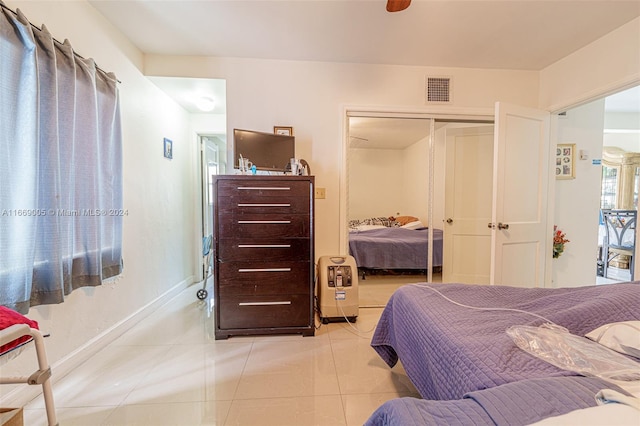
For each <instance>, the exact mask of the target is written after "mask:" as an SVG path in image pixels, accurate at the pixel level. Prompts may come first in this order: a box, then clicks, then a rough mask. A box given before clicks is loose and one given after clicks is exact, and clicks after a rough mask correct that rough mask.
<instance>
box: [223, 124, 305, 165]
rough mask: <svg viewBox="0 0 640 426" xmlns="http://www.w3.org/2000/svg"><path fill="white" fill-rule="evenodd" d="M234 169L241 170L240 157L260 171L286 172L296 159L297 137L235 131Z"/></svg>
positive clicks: (251, 131)
mask: <svg viewBox="0 0 640 426" xmlns="http://www.w3.org/2000/svg"><path fill="white" fill-rule="evenodd" d="M233 147H234V149H233V153H234V161H233V167H235V168H240V156H241V155H242V158H247V159H249V161H251V162H252V163H253V164H254V165H255V166H256V169H258V170H269V171H277V172H284V171H285V170H286V169H287V167H288V165H289V162H290V159H291V158H295V156H296V152H295V137H293V136H285V135H276V134H274V133H265V132H257V131H254V130H242V129H233Z"/></svg>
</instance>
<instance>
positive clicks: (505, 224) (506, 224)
mask: <svg viewBox="0 0 640 426" xmlns="http://www.w3.org/2000/svg"><path fill="white" fill-rule="evenodd" d="M498 229H509V224H508V223H502V222H498Z"/></svg>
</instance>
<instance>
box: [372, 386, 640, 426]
mask: <svg viewBox="0 0 640 426" xmlns="http://www.w3.org/2000/svg"><path fill="white" fill-rule="evenodd" d="M605 388H608V389H614V390H617V391H618V392H622V393H623V394H624V393H626V392H625V391H624V390H622V389H620V388H618V387H617V386H614V385H611V384H609V383H606V382H605V381H603V380H601V379H597V378H593V377H582V376H571V377H547V378H542V379H528V380H521V381H519V382H513V383H507V384H504V385H501V386H497V387H494V388H489V389H484V390H479V391H473V392H469V393H467V394H465V395H464V397H463V398H461V399H458V400H454V401H430V400H425V399H418V398H396V399H393V400H391V401H387V402H385V403H384V404H382V405H381V406H380V407H379V408H378V409H377V410H376V411H374V412H373V414H372V415H371V416H370V417H369V419H368V420H367V421H366V423H365V426H425V425H447V426H454V425H460V426H462V425H476V426H482V425H499V426H500V425H504V426H518V425H530V424H532V423H535V422H538V421H540V420H543V419H546V418H548V417H553V416H560V415H563V414H567V413H570V412H572V411H575V410H580V409H584V408H589V407H595V406H596V398H595V395H596V394H597V393H598V392H599V391H600V390H601V389H605ZM638 415H639V416H640V413H639V414H638Z"/></svg>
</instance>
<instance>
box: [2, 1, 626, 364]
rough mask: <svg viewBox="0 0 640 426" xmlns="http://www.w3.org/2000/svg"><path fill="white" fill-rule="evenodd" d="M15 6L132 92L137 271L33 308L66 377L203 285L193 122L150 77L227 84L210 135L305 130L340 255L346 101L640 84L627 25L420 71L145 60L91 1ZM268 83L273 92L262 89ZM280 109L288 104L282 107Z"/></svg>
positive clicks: (485, 98)
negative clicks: (513, 62) (509, 57)
mask: <svg viewBox="0 0 640 426" xmlns="http://www.w3.org/2000/svg"><path fill="white" fill-rule="evenodd" d="M7 4H8V5H9V6H10V7H13V8H16V7H19V8H21V9H22V10H23V11H24V12H25V13H26V14H27V16H28V17H29V19H30V20H32V21H33V22H35V23H37V24H40V23H46V24H47V26H48V27H49V29H50V30H51V31H52V32H53V33H54V34H55V35H56V37H58V38H61V39H64V38H66V37H68V38H69V39H70V40H71V42H72V44H73V45H74V47H75V48H76V49H77V50H78V51H79V52H81V53H82V54H83V55H86V56H93V57H95V58H96V60H97V61H98V63H99V64H100V65H101V66H102V67H104V68H106V69H108V70H113V71H115V72H116V74H117V75H118V77H119V79H120V80H121V81H122V82H123V84H122V89H121V90H122V95H123V96H122V102H123V103H122V106H123V116H124V117H125V120H126V123H125V126H126V127H125V137H126V141H127V143H126V155H125V178H126V181H125V185H126V188H127V190H126V195H125V196H126V198H125V203H126V204H127V207H128V208H129V209H130V210H131V211H132V213H135V215H131V216H130V217H129V219H128V221H127V222H126V223H125V240H126V244H125V261H126V271H125V273H124V274H123V276H122V277H121V279H120V280H118V281H116V282H115V283H111V284H109V285H107V286H104V287H102V288H96V289H85V290H79V291H78V292H74V293H73V294H72V296H71V297H70V298H69V300H68V301H67V302H66V303H65V304H62V305H59V306H43V307H36V308H34V309H33V315H35V316H36V317H37V319H38V320H39V321H41V323H42V324H43V325H44V326H45V327H46V328H49V329H53V330H55V332H54V333H52V337H51V338H50V340H49V341H48V347H49V348H51V349H50V351H51V353H52V360H53V361H54V362H60V364H61V366H60V367H58V371H64V370H62V364H64V362H63V361H66V362H68V363H71V364H73V362H72V361H71V360H72V359H73V357H74V356H78V353H79V352H75V351H77V350H78V351H79V349H81V348H86V347H87V345H88V342H92V341H94V339H97V340H101V339H104V336H105V335H106V334H107V332H109V331H111V330H112V328H117V327H118V326H121V325H122V324H123V323H126V320H127V319H128V318H130V317H131V316H134V317H135V315H142V314H144V313H146V312H147V311H145V309H154V308H155V307H157V306H159V305H160V304H161V303H162V301H165V300H169V299H170V298H171V296H173V295H174V294H177V293H179V292H180V290H181V289H183V288H185V287H187V286H189V285H190V284H191V283H193V282H197V281H198V269H197V263H198V261H199V260H200V259H199V258H200V256H199V252H200V247H199V244H200V243H199V237H198V231H199V230H198V229H197V228H198V226H197V225H196V222H197V221H198V219H197V218H198V213H199V212H198V205H199V202H198V200H197V194H196V193H195V191H194V190H193V188H194V187H195V186H196V185H195V181H196V178H195V176H193V174H194V173H195V172H194V170H196V167H195V166H194V164H195V161H196V160H195V158H196V155H195V153H194V152H192V150H193V149H192V148H193V147H192V146H191V144H190V141H191V135H192V133H193V129H192V127H191V117H189V115H188V114H187V113H185V112H184V110H182V109H181V108H179V107H178V106H177V105H176V104H175V103H173V102H172V101H171V100H170V99H168V98H167V96H166V95H164V93H162V92H160V91H159V90H158V89H157V88H156V87H155V86H154V85H153V84H151V83H150V82H149V81H148V80H147V79H146V78H145V75H147V74H148V75H165V76H166V75H174V76H175V75H181V76H188V77H201V78H211V77H215V78H225V79H227V82H228V83H227V84H228V90H229V93H230V98H229V101H228V104H229V111H228V117H229V118H228V120H227V122H226V123H224V122H223V123H221V129H220V128H214V126H213V125H211V128H209V129H207V130H213V131H226V128H225V125H226V126H227V127H228V128H232V127H241V126H242V125H243V124H247V123H249V124H250V125H251V126H252V127H255V128H260V129H264V130H269V129H271V128H272V127H273V125H280V124H284V125H287V124H291V125H293V126H294V128H295V129H296V135H297V136H298V140H299V149H300V156H301V157H302V158H306V159H308V160H309V161H311V162H312V165H313V167H314V172H316V174H317V176H318V185H319V186H322V187H325V188H326V189H327V199H326V200H324V201H318V202H317V205H316V211H317V219H318V220H317V229H318V232H317V233H318V239H317V247H316V252H317V253H318V254H323V253H333V252H335V251H338V250H339V242H338V236H337V231H336V230H337V229H338V227H340V226H341V221H340V218H339V215H338V211H339V209H340V204H339V203H340V201H339V194H340V184H339V175H340V155H339V151H340V148H339V141H340V140H341V135H342V122H341V114H340V111H341V109H342V105H344V104H345V103H356V104H363V105H365V104H366V105H370V104H383V105H404V106H408V107H410V108H412V109H418V110H419V109H422V108H423V99H422V91H421V90H417V89H416V87H419V86H421V85H422V81H423V76H424V74H425V73H431V72H447V73H451V74H452V75H454V76H455V77H456V82H457V84H458V87H459V90H458V91H457V92H456V93H457V102H458V103H459V105H461V107H463V108H472V109H475V108H482V109H483V110H484V109H491V108H492V105H493V102H494V100H495V99H496V98H500V99H503V100H507V101H511V102H513V103H519V104H526V105H538V104H541V105H542V106H544V107H546V108H550V109H553V108H554V107H556V106H565V105H569V104H572V103H574V102H577V101H579V100H581V99H582V98H583V96H586V94H590V93H594V92H599V93H604V92H606V91H608V90H610V89H614V88H617V87H618V86H617V84H620V82H626V81H629V80H631V79H632V78H635V77H636V76H637V70H636V69H635V68H633V69H630V68H632V67H634V66H635V65H636V62H633V61H634V60H635V59H633V58H637V49H635V47H636V45H635V44H634V43H636V40H635V38H634V37H633V35H634V34H635V33H634V32H633V31H634V30H635V28H636V27H633V26H631V27H630V26H622V27H621V28H620V30H619V31H616V32H614V33H612V34H611V35H610V36H609V37H607V38H605V39H603V40H601V41H600V43H598V44H595V45H593V46H590V48H589V49H587V50H585V51H584V56H582V55H578V56H577V57H573V58H571V60H567V61H564V62H559V63H557V64H555V65H554V66H552V67H549V68H546V69H544V70H542V71H541V72H532V71H514V70H486V69H478V70H475V69H468V68H467V69H461V68H456V67H445V69H442V68H440V67H426V68H423V67H417V68H411V67H403V66H397V67H396V66H376V65H356V64H336V63H317V62H311V63H310V62H297V61H285V62H284V63H283V62H279V61H277V60H270V59H246V58H245V59H242V58H230V57H225V58H206V57H191V58H188V59H187V58H185V57H184V56H170V57H164V56H162V55H153V54H144V53H143V51H142V50H140V49H139V48H137V47H135V46H134V45H133V44H132V42H130V41H129V40H128V39H126V37H124V36H123V35H122V33H120V32H119V31H118V30H117V29H115V28H114V26H113V24H111V23H110V22H108V21H106V20H105V19H104V18H103V17H102V16H101V15H100V14H99V13H97V12H96V10H95V9H94V8H93V7H92V6H91V5H90V4H89V3H85V2H20V1H11V2H7ZM143 16H144V15H143ZM634 22H635V25H637V21H634ZM634 22H632V24H634ZM629 40H631V42H629ZM610 46H617V47H616V48H610ZM591 55H593V56H596V57H601V56H602V55H605V57H606V58H607V60H608V61H609V62H611V63H612V64H616V66H611V67H610V69H608V70H606V71H601V72H596V71H595V70H593V72H591V73H588V74H587V75H584V78H583V79H577V80H574V81H573V83H574V84H573V85H572V86H567V85H565V84H564V83H563V82H564V81H566V79H567V76H573V75H574V72H575V70H576V68H579V69H582V68H583V67H584V68H589V64H590V63H591V61H590V58H591V57H593V56H591ZM629 58H631V59H629ZM629 62H631V63H629ZM142 69H144V70H145V73H144V74H143V73H142V72H141V71H140V70H142ZM300 76H304V78H303V77H300ZM265 78H269V79H271V80H272V81H273V84H272V85H267V86H265V85H263V84H261V81H263V80H264V79H265ZM311 81H312V82H313V83H311ZM390 87H393V90H390V89H389V88H390ZM465 87H466V89H465ZM471 87H481V88H482V89H481V90H480V91H476V90H470V89H469V88H471ZM276 99H277V100H278V102H274V100H276ZM267 111H268V112H267ZM216 125H217V124H216ZM163 137H170V138H173V140H174V142H175V147H174V159H173V160H172V161H171V162H169V161H166V160H165V159H164V158H162V156H161V153H160V154H158V155H156V154H157V153H159V152H161V151H158V150H159V149H160V148H159V147H160V146H161V141H162V138H163ZM177 206H179V207H177ZM167 230H171V232H167ZM140 253H144V254H145V255H144V256H140V255H139V254H140ZM560 260H562V259H560ZM78 318H82V322H79V321H77V319H78Z"/></svg>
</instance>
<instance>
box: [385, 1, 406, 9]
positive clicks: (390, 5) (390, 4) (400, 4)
mask: <svg viewBox="0 0 640 426" xmlns="http://www.w3.org/2000/svg"><path fill="white" fill-rule="evenodd" d="M410 4H411V0H387V12H400V11H401V10H405V9H406V8H408V7H409V5H410Z"/></svg>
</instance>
